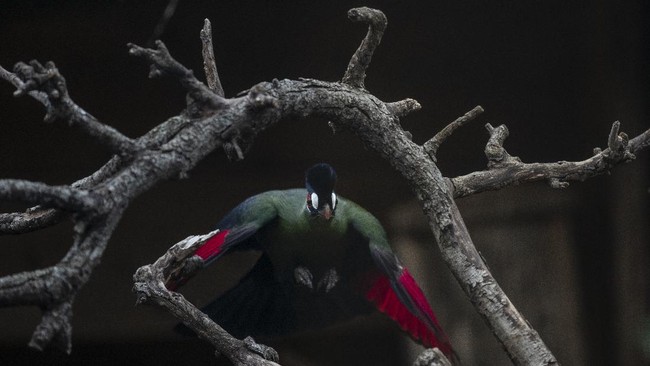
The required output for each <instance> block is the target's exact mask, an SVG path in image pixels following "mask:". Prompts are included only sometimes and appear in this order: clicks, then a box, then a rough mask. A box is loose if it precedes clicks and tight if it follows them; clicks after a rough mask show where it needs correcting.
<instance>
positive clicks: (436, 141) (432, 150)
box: [422, 105, 484, 161]
mask: <svg viewBox="0 0 650 366" xmlns="http://www.w3.org/2000/svg"><path fill="white" fill-rule="evenodd" d="M483 112H484V110H483V107H481V106H480V105H478V106H476V107H474V108H473V109H472V110H471V111H469V112H467V113H465V114H464V115H463V116H461V117H458V118H457V119H456V120H454V121H453V122H451V123H450V124H448V125H447V126H446V127H445V128H443V129H442V130H441V131H440V132H438V133H437V134H435V136H433V137H432V138H431V139H430V140H429V141H427V142H425V143H424V144H423V145H422V147H423V148H424V150H425V151H426V152H427V154H429V156H430V157H431V158H432V159H433V160H434V161H435V160H436V154H437V153H438V149H439V148H440V145H442V143H443V142H445V140H446V139H448V138H449V137H450V136H451V135H452V134H453V133H454V131H456V130H457V129H459V128H461V127H463V126H464V125H465V124H467V123H468V122H471V121H473V120H474V119H475V118H476V117H478V116H479V115H480V114H481V113H483Z"/></svg>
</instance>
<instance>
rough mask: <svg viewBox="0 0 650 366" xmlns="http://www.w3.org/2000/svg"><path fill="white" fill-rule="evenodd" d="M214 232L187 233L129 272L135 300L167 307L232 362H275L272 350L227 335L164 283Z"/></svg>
mask: <svg viewBox="0 0 650 366" xmlns="http://www.w3.org/2000/svg"><path fill="white" fill-rule="evenodd" d="M216 233H217V231H214V232H212V233H209V234H206V235H198V236H190V237H188V238H186V239H184V240H182V241H180V242H178V243H176V244H175V245H173V246H172V247H171V248H170V249H169V250H168V251H167V252H166V253H165V254H164V255H163V256H162V257H160V258H158V260H156V262H155V263H153V264H150V265H146V266H143V267H140V268H139V269H138V270H137V271H136V273H135V275H134V276H133V280H134V282H135V285H134V287H133V291H134V292H135V293H136V295H137V302H136V304H137V305H140V304H155V305H158V306H160V307H162V308H164V309H165V310H167V311H169V312H170V313H171V314H172V315H174V316H175V317H176V318H178V319H181V320H182V321H183V323H185V325H187V326H188V327H189V328H190V329H192V330H193V331H194V332H195V333H196V334H197V335H198V336H199V338H201V339H203V340H205V341H207V342H209V343H210V344H212V346H214V348H215V349H216V350H217V352H218V353H220V354H223V355H224V356H226V357H227V358H228V359H229V360H230V361H232V363H233V364H235V365H242V366H243V365H255V366H257V365H259V366H262V365H264V366H272V365H278V364H277V363H276V362H277V361H278V354H277V352H275V350H273V349H272V348H270V347H267V346H264V345H261V344H257V343H255V342H254V341H253V340H252V338H247V339H245V340H239V339H237V338H235V337H233V336H231V335H230V334H229V333H228V332H226V331H225V330H224V329H223V328H221V327H220V326H219V325H217V324H216V323H214V322H213V321H212V320H211V319H210V318H209V317H208V316H207V315H205V314H204V313H203V312H201V311H200V310H199V309H197V308H196V307H195V306H194V305H192V303H190V302H189V301H187V300H186V299H185V298H184V297H183V295H181V294H179V293H176V292H171V291H169V290H168V289H167V288H166V287H165V284H166V283H168V282H169V281H170V279H173V277H174V274H175V273H176V272H177V271H179V268H183V267H184V264H185V262H186V260H188V259H190V258H192V257H193V256H194V252H195V251H196V249H197V248H198V247H199V246H200V245H201V244H203V243H204V242H205V241H206V240H208V239H209V238H211V237H212V236H214V235H215V234H216Z"/></svg>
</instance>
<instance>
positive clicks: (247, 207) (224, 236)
mask: <svg viewBox="0 0 650 366" xmlns="http://www.w3.org/2000/svg"><path fill="white" fill-rule="evenodd" d="M277 194H278V193H277V192H276V191H270V192H264V193H260V194H258V195H256V196H253V197H250V198H248V199H247V200H245V201H244V202H242V203H240V204H239V205H238V206H237V207H235V208H234V209H233V210H232V211H230V212H229V213H228V214H227V215H226V216H225V217H224V218H223V219H222V220H221V221H220V222H219V223H218V224H217V229H219V232H218V233H217V234H215V235H214V236H213V237H211V238H210V239H208V240H207V241H206V242H205V243H204V244H203V245H202V246H201V247H199V248H198V249H197V250H196V253H195V254H196V255H198V256H199V257H201V259H203V261H204V265H206V266H207V265H209V264H211V263H212V262H214V261H215V260H217V259H218V258H219V257H221V256H222V255H224V254H225V253H226V252H228V251H230V250H248V249H259V248H258V247H259V244H260V243H258V242H257V240H253V239H254V238H253V236H254V234H255V233H257V232H258V231H259V230H260V229H261V228H263V227H264V226H266V225H268V224H269V223H270V222H271V221H273V220H274V219H275V218H276V217H277V209H276V205H275V201H274V200H275V196H276V195H277Z"/></svg>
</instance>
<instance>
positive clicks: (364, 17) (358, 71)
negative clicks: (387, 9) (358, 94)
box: [341, 7, 388, 88]
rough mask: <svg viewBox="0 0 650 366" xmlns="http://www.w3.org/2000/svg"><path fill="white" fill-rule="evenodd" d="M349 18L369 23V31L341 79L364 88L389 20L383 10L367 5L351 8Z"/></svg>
mask: <svg viewBox="0 0 650 366" xmlns="http://www.w3.org/2000/svg"><path fill="white" fill-rule="evenodd" d="M348 18H350V20H352V21H353V22H362V23H366V24H368V33H367V34H366V38H364V39H363V41H361V45H360V46H359V48H358V49H357V51H356V52H355V53H354V55H352V59H350V63H349V64H348V68H347V70H346V71H345V75H343V80H341V81H342V82H343V83H345V84H348V85H352V86H355V87H357V88H363V87H364V84H363V82H364V80H365V79H366V69H367V68H368V65H370V61H371V60H372V55H373V53H375V49H376V48H377V46H378V45H379V42H381V37H382V36H383V35H384V30H385V29H386V25H387V24H388V21H387V20H386V16H385V15H384V13H382V12H381V11H379V10H376V9H370V8H366V7H363V8H354V9H350V10H349V11H348Z"/></svg>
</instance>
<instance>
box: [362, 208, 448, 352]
mask: <svg viewBox="0 0 650 366" xmlns="http://www.w3.org/2000/svg"><path fill="white" fill-rule="evenodd" d="M355 211H357V210H355ZM351 224H352V227H353V228H354V230H356V231H357V232H358V233H359V234H361V235H362V236H363V237H365V238H366V239H367V240H368V248H369V251H370V256H371V258H372V261H373V263H374V265H375V267H376V269H374V270H371V271H370V273H368V274H366V276H365V278H364V281H363V284H362V288H363V291H364V293H365V297H366V299H367V300H368V301H370V302H371V303H373V304H374V305H375V306H376V307H377V308H378V309H379V310H380V311H381V312H383V313H384V314H386V315H388V316H389V317H390V318H391V319H393V320H394V321H396V322H397V323H398V324H399V326H400V327H401V328H402V329H403V330H404V331H406V332H407V333H408V334H409V335H411V336H412V337H413V338H414V339H415V340H416V341H419V342H421V343H422V344H423V345H424V346H426V347H438V348H439V349H440V350H441V351H442V352H443V353H445V354H446V355H448V356H451V357H452V358H456V356H455V354H454V351H453V349H452V347H451V344H450V343H449V339H448V337H447V335H446V334H445V333H444V331H443V330H442V328H441V327H440V324H439V323H438V320H437V319H436V316H435V314H434V313H433V310H431V306H430V305H429V302H428V301H427V299H426V297H425V296H424V293H422V290H421V289H420V287H419V286H418V285H417V283H416V282H415V279H414V278H413V277H412V276H411V274H410V273H409V272H408V270H407V269H406V268H405V267H404V266H403V265H402V264H401V263H400V261H399V259H398V258H397V256H396V255H395V254H394V253H393V251H392V250H391V248H390V245H389V244H388V240H387V238H386V233H385V232H384V229H383V228H382V227H381V224H380V223H379V221H378V220H377V219H376V218H374V217H373V216H372V215H371V214H370V213H368V212H367V211H365V210H363V209H362V208H360V207H359V210H358V212H355V215H354V216H353V217H351Z"/></svg>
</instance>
